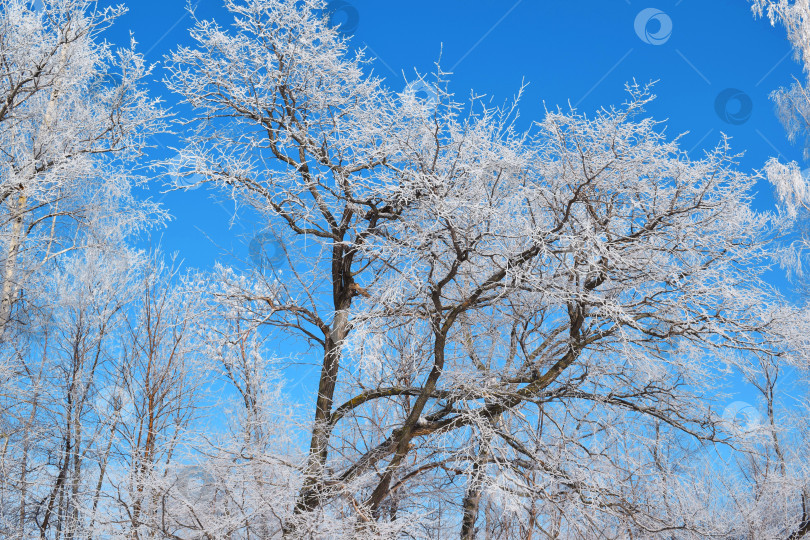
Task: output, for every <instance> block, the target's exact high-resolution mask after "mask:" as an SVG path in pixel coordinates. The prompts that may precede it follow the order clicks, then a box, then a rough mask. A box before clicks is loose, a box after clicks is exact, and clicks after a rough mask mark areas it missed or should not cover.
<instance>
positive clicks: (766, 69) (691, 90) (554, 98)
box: [102, 0, 801, 268]
mask: <svg viewBox="0 0 810 540" xmlns="http://www.w3.org/2000/svg"><path fill="white" fill-rule="evenodd" d="M107 3H110V2H109V1H108V0H104V1H103V2H102V5H103V4H107ZM184 6H185V2H184V1H183V0H160V1H158V0H131V1H130V2H129V3H128V7H129V13H127V14H126V15H125V16H124V17H122V18H121V19H119V20H118V22H117V24H116V25H115V26H114V27H113V28H112V29H111V30H110V31H109V32H108V33H107V34H106V37H107V39H109V40H110V41H112V42H114V43H121V44H124V43H126V42H127V41H128V40H129V32H130V31H131V32H132V33H133V34H134V37H135V39H136V40H137V41H138V43H139V45H138V48H139V50H140V51H141V52H144V53H146V56H147V59H148V60H149V61H150V62H161V61H162V60H163V56H164V55H165V54H166V53H167V52H169V51H170V50H171V49H173V48H174V47H176V46H177V44H178V43H188V41H189V40H188V27H189V25H190V19H189V17H187V16H185V9H184ZM648 8H655V9H654V10H650V11H647V12H645V14H647V15H646V17H645V15H642V19H641V22H642V23H643V21H644V20H645V19H647V18H649V17H650V15H655V17H653V18H652V19H651V20H649V21H648V23H647V24H646V25H644V24H641V26H639V25H638V24H636V19H637V18H638V17H639V13H640V12H642V10H644V9H648ZM656 10H657V11H656ZM197 13H198V16H200V17H203V18H210V17H214V18H217V19H218V20H219V21H220V22H221V23H223V24H227V22H228V20H229V19H228V15H227V13H225V12H224V10H223V9H222V6H221V2H220V1H219V0H200V2H199V4H198V6H197ZM350 15H351V17H349V16H350ZM335 17H336V22H339V21H341V20H345V19H349V20H348V21H347V22H349V23H352V22H356V28H347V30H351V33H350V35H351V36H352V37H351V39H352V45H353V46H356V47H367V49H368V52H369V54H370V55H372V56H374V57H375V58H377V59H378V60H377V61H376V63H375V70H376V72H377V73H378V74H380V75H382V76H384V77H386V78H387V80H388V81H389V83H390V85H391V86H392V87H393V88H395V89H397V90H398V89H401V88H402V87H403V86H404V79H403V77H402V73H403V71H404V72H405V74H406V75H407V76H409V77H410V76H412V74H413V72H414V68H416V69H418V70H420V71H422V72H430V71H431V70H432V68H433V63H434V62H435V61H436V60H437V59H438V58H439V54H440V50H441V47H442V46H443V53H442V65H443V67H444V68H445V69H448V70H452V71H453V73H454V75H453V79H452V80H453V82H452V89H453V91H455V93H456V95H457V97H459V98H465V97H466V96H467V95H468V94H469V92H470V90H471V89H475V90H476V91H477V92H478V93H483V94H487V95H489V96H493V97H494V98H495V100H496V101H497V102H502V101H503V100H505V99H508V98H510V97H511V96H513V95H514V93H515V91H516V90H517V88H518V87H519V85H520V83H521V80H522V79H525V80H526V81H527V82H528V83H529V87H528V90H527V92H526V94H525V98H524V99H523V102H522V106H521V115H522V118H523V119H524V120H525V121H526V122H528V121H530V120H535V119H539V118H541V117H542V113H543V107H544V104H545V106H547V107H549V108H552V107H556V106H558V105H561V106H567V104H568V103H569V102H570V103H571V104H576V105H577V107H578V108H579V109H580V110H582V111H583V112H592V111H594V110H595V109H597V108H599V107H601V106H607V105H611V104H619V103H621V102H622V101H623V100H624V98H625V95H624V90H623V87H624V83H625V82H626V81H630V80H632V79H633V78H635V79H636V80H638V81H639V82H647V81H651V80H658V81H659V82H658V83H657V85H656V87H655V93H656V94H657V95H658V99H657V100H656V102H655V103H654V104H653V105H652V106H651V107H650V109H649V110H650V113H651V114H652V115H653V116H654V117H656V118H657V119H659V120H665V119H668V122H667V124H668V128H667V129H668V133H669V134H670V135H672V136H674V135H676V134H678V133H682V132H685V131H689V134H688V135H687V136H686V137H685V138H684V139H683V147H684V148H685V149H687V150H692V151H693V155H694V156H697V155H699V153H700V152H702V150H703V149H705V148H709V147H711V146H713V145H714V144H716V143H717V141H718V140H719V137H720V134H721V132H725V133H727V134H728V135H731V136H732V137H733V140H732V144H733V148H734V149H735V150H739V151H745V156H744V158H743V159H742V162H741V165H740V167H741V168H742V169H743V170H752V169H756V168H759V167H761V166H762V164H763V163H764V162H765V160H766V159H767V158H768V157H770V156H776V155H781V158H782V159H786V160H797V161H800V160H801V148H800V147H799V146H798V145H792V144H791V143H789V142H788V141H787V139H786V137H785V135H784V130H783V129H782V127H781V125H780V124H779V122H778V121H777V119H776V117H775V115H774V112H773V105H772V103H771V102H770V101H769V99H768V94H769V93H770V92H771V91H772V90H773V89H774V88H776V87H777V86H780V85H785V84H789V83H790V81H791V77H792V76H793V75H797V76H799V75H800V69H799V66H798V65H797V64H796V63H795V62H794V60H793V57H792V54H790V47H789V44H788V42H787V40H786V38H785V34H784V30H783V29H782V28H779V27H777V28H773V27H771V26H770V24H769V23H768V22H767V21H764V20H761V19H759V20H755V19H754V18H753V17H752V15H751V12H750V9H749V5H748V3H747V2H746V1H745V0H661V1H658V2H655V3H650V2H648V1H646V0H644V1H642V0H582V1H573V0H572V1H554V2H552V1H541V0H410V1H408V2H396V1H390V0H388V1H386V0H346V1H345V2H344V3H343V7H342V8H341V9H340V10H339V11H338V12H336V14H335ZM670 23H671V31H670V28H669V24H670ZM637 28H638V29H639V32H637ZM645 32H646V33H645ZM648 36H649V37H648ZM642 37H643V38H646V40H647V41H650V42H652V43H647V42H645V40H644V39H642ZM451 68H452V69H451ZM163 76H164V71H163V69H162V67H160V66H158V67H157V68H156V70H155V77H154V79H155V80H154V81H153V82H152V84H151V86H152V90H153V93H154V94H156V95H161V96H163V97H164V99H165V100H166V101H167V103H168V104H169V105H174V104H175V103H176V96H173V95H172V94H170V93H169V92H168V90H167V89H166V88H165V87H164V86H163V84H162V83H161V82H160V79H161V78H162V77H163ZM729 88H733V89H737V90H740V91H741V92H743V93H744V94H745V95H744V96H741V97H742V99H743V100H745V99H746V96H747V98H748V99H750V103H749V104H750V117H748V118H747V120H746V119H745V116H747V115H746V114H745V113H746V111H745V110H743V111H739V109H740V106H741V102H740V101H739V100H735V99H731V100H730V101H729V102H728V106H727V108H726V109H725V110H726V111H727V115H728V116H727V119H730V120H732V123H728V122H726V121H724V120H723V119H722V118H721V117H720V116H719V115H718V114H717V111H716V101H717V96H718V95H720V94H721V93H722V92H723V91H724V90H726V89H729ZM742 105H743V107H745V105H746V104H742ZM741 113H742V117H740V114H741ZM735 115H736V116H735ZM738 117H739V118H738ZM737 118H738V119H737ZM161 142H162V144H170V143H171V139H170V138H164V139H161ZM156 155H157V156H159V157H169V156H170V155H171V154H170V153H166V152H163V151H160V150H159V151H158V152H157V153H156ZM210 195H211V193H209V192H206V190H205V189H198V190H196V191H194V192H192V193H172V194H169V195H167V196H165V197H163V199H162V200H163V202H164V204H166V206H167V207H168V209H169V211H170V212H171V213H172V214H173V215H174V216H175V218H176V219H175V220H174V221H173V222H172V223H171V224H170V225H169V227H168V229H166V230H165V231H163V233H162V245H163V247H164V249H165V250H167V251H169V252H172V251H179V252H180V255H181V257H182V258H183V259H185V262H186V264H187V265H190V266H196V267H200V268H209V267H210V266H211V265H212V264H213V262H214V260H215V259H216V258H217V257H219V256H220V252H221V249H229V250H231V251H232V253H233V254H234V255H237V256H242V257H245V258H246V257H247V250H248V247H247V242H248V241H249V239H250V237H251V235H252V230H253V229H252V227H249V228H248V229H245V228H243V227H241V226H239V225H237V226H236V227H234V228H230V229H229V228H228V218H229V216H230V214H229V211H228V208H229V207H226V206H223V205H222V204H221V203H220V204H216V203H214V202H212V201H211V200H210ZM154 196H155V197H156V198H160V197H161V195H160V194H159V193H155V194H154ZM220 199H223V198H222V197H220ZM771 205H772V198H771V194H770V188H769V186H768V185H767V184H764V183H763V184H762V185H760V187H759V196H758V201H757V206H760V207H761V208H769V207H771Z"/></svg>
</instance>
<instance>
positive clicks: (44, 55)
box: [0, 0, 164, 340]
mask: <svg viewBox="0 0 810 540" xmlns="http://www.w3.org/2000/svg"><path fill="white" fill-rule="evenodd" d="M91 8H92V9H91ZM123 12H124V8H122V7H115V8H113V7H110V8H104V9H97V8H93V4H92V3H91V2H88V1H85V0H67V1H62V0H60V1H50V0H45V1H44V2H42V9H36V6H35V5H34V3H32V2H27V1H23V0H8V1H4V2H2V4H0V65H2V68H0V69H1V70H2V72H0V74H1V75H2V76H1V77H0V80H2V82H0V148H2V153H0V203H2V209H1V210H0V212H2V217H0V227H1V228H0V240H2V248H0V249H1V250H2V256H0V261H1V262H2V268H3V270H2V272H3V273H2V278H0V279H2V293H1V294H2V297H0V331H2V332H1V335H2V336H5V335H6V332H7V331H8V329H9V324H10V322H11V321H12V320H13V319H14V312H15V309H17V308H16V307H15V306H17V305H18V301H19V299H20V298H21V297H25V294H24V290H25V284H26V282H28V281H29V280H30V279H32V276H33V275H35V274H36V272H37V271H38V270H40V269H42V268H43V267H44V266H46V265H47V264H48V262H49V261H51V260H53V259H54V258H56V257H58V256H60V255H62V254H64V253H67V252H69V251H71V250H74V249H77V248H81V247H82V245H84V244H86V243H87V239H88V238H90V239H91V240H90V243H91V244H92V243H96V244H98V243H99V242H101V241H103V240H104V233H103V232H102V231H104V230H105V228H107V227H109V223H110V220H112V221H113V222H117V223H118V225H122V226H123V225H124V224H127V225H128V227H129V228H130V230H132V231H137V230H139V229H143V228H148V227H150V226H152V223H150V222H152V221H154V222H159V221H160V220H161V219H162V216H161V214H160V212H158V211H157V210H158V209H157V207H156V206H154V205H151V204H149V203H148V202H138V203H137V204H136V203H135V201H134V200H133V199H132V195H131V189H132V187H133V185H135V184H137V183H139V182H143V177H142V176H139V175H138V174H136V172H135V170H134V168H133V167H131V165H132V164H133V163H134V161H133V160H134V158H137V157H138V156H139V155H140V154H141V153H142V152H143V149H144V148H145V146H146V139H147V138H148V137H149V136H150V135H151V134H153V133H155V132H157V131H159V130H161V129H162V127H161V126H162V124H161V121H160V119H161V117H162V116H163V114H164V113H163V112H162V111H161V110H160V108H159V105H158V104H159V102H158V101H157V100H155V99H153V98H149V97H148V96H147V94H146V93H145V90H144V88H143V84H142V80H143V78H144V77H145V76H147V75H148V74H149V72H150V67H149V66H147V65H146V64H145V62H144V60H143V58H142V57H141V56H140V55H138V54H137V53H136V52H135V51H134V43H133V44H132V47H130V48H129V49H119V50H115V51H114V50H113V49H112V47H111V46H110V45H109V44H108V43H105V42H103V41H101V40H100V37H99V35H100V33H101V32H102V31H103V30H104V29H105V28H106V27H108V26H109V25H110V24H111V23H112V22H113V21H114V20H115V19H116V18H117V17H118V16H119V15H121V14H122V13H123ZM90 222H95V223H96V224H100V225H101V226H100V227H97V228H95V230H94V231H93V234H94V235H95V236H92V235H89V236H88V235H84V236H82V235H80V237H79V238H80V239H79V240H77V237H76V235H75V234H74V232H75V231H76V230H77V228H79V229H81V228H83V227H84V229H85V232H88V231H89V228H88V227H87V225H88V224H89V223H90ZM105 222H106V223H105ZM114 229H116V230H122V229H121V228H120V227H115V228H114ZM2 339H4V340H6V339H7V337H3V338H2Z"/></svg>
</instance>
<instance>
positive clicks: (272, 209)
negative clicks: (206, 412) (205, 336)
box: [168, 0, 810, 538]
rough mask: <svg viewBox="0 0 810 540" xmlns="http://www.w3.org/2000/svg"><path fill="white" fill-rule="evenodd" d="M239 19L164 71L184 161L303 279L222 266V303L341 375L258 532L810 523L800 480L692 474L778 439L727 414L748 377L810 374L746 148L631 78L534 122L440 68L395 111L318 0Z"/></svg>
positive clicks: (719, 532)
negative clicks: (255, 222)
mask: <svg viewBox="0 0 810 540" xmlns="http://www.w3.org/2000/svg"><path fill="white" fill-rule="evenodd" d="M225 4H226V7H227V8H228V10H230V12H231V13H232V14H233V17H234V20H233V23H232V24H230V25H228V26H220V25H218V24H217V23H216V22H213V21H205V20H198V21H197V22H196V26H195V27H194V28H193V29H192V31H191V35H192V38H193V39H194V41H195V44H194V45H192V46H189V47H184V48H180V49H178V50H177V51H176V52H175V53H174V54H173V55H171V57H170V59H169V60H170V61H169V70H170V75H169V79H168V84H169V86H170V88H172V89H173V90H174V91H176V92H178V93H180V94H181V95H182V97H183V98H184V99H185V100H186V101H187V102H188V104H189V105H190V106H191V107H193V109H194V110H195V111H196V116H195V117H194V118H192V120H193V121H195V122H196V123H197V125H196V129H195V130H194V131H193V132H191V133H189V134H188V135H187V146H186V148H184V150H183V152H184V155H185V156H188V157H189V159H188V160H187V162H188V163H190V164H193V172H194V173H196V174H199V175H200V178H204V180H203V181H204V182H206V183H210V184H212V185H214V186H216V187H219V188H220V189H222V190H223V192H224V193H225V194H226V195H227V196H228V197H230V198H232V199H233V200H234V201H236V202H237V203H238V204H240V205H244V206H246V207H248V211H249V212H248V214H259V215H260V216H262V219H264V220H265V224H266V228H267V229H269V230H271V231H273V232H272V234H274V235H276V236H277V237H278V238H281V239H282V240H283V243H284V246H283V248H284V255H286V261H284V262H283V264H282V263H280V262H279V264H276V265H275V267H269V268H268V267H266V266H264V265H262V267H261V271H262V272H261V273H257V274H256V275H253V276H242V275H239V274H238V273H237V272H233V271H223V273H222V276H221V277H220V278H219V282H220V285H221V286H222V287H223V290H222V291H221V292H220V293H219V296H220V299H221V300H222V301H224V302H226V303H231V304H233V305H234V306H235V307H234V310H235V311H234V312H235V313H237V312H238V313H239V314H240V317H248V318H249V319H250V320H251V321H252V323H251V324H247V327H248V328H250V329H251V330H250V332H255V331H256V330H255V329H265V330H267V331H274V332H280V333H282V334H286V335H291V336H297V337H298V338H299V339H300V340H301V342H302V343H304V344H306V345H308V346H309V351H311V352H310V354H312V355H313V356H315V357H317V363H318V365H319V367H320V370H319V376H318V382H317V393H313V394H312V396H311V398H312V399H311V403H309V406H310V407H311V409H312V413H311V414H312V417H311V424H310V425H309V426H307V427H308V429H309V434H310V436H309V444H308V445H307V446H308V451H307V455H306V457H304V458H302V459H300V460H296V459H295V458H296V452H294V451H293V452H291V453H290V456H286V459H285V456H279V455H277V454H275V455H273V456H272V457H271V456H269V455H267V456H259V455H256V456H254V457H252V458H251V457H250V456H241V457H242V459H245V460H248V461H250V459H255V460H258V461H259V462H260V463H262V462H263V463H269V462H272V463H274V467H275V468H274V472H273V473H272V474H273V476H272V477H273V478H283V482H282V483H281V484H274V485H273V486H272V490H271V491H269V492H268V493H272V495H270V496H272V497H274V499H277V498H278V497H279V490H278V486H279V485H284V486H287V485H292V486H296V489H294V490H293V489H289V490H287V493H288V494H289V493H293V492H297V493H296V494H294V495H293V496H288V497H287V498H286V499H281V500H275V501H274V507H273V513H274V518H273V519H271V520H264V519H262V520H261V524H260V525H261V526H262V527H266V529H264V532H263V534H264V535H266V536H287V537H290V538H292V537H360V536H364V535H368V536H373V537H380V536H383V537H387V536H397V535H401V534H407V535H410V536H415V537H427V538H434V537H446V536H451V535H459V534H460V535H461V536H462V537H464V538H473V537H475V536H476V535H477V534H479V533H483V532H484V531H486V534H489V535H491V536H493V537H517V536H531V535H534V534H540V535H546V536H549V537H567V538H591V537H594V536H606V537H651V536H656V535H660V536H661V537H685V538H686V537H695V538H696V537H706V536H712V535H715V536H722V537H751V536H752V535H753V536H754V537H770V536H774V535H775V536H779V535H783V536H785V537H787V536H788V535H789V534H790V531H792V530H795V529H796V527H798V526H799V523H800V518H801V516H800V515H798V514H797V512H796V509H797V508H799V507H800V499H801V494H802V492H801V490H800V489H799V490H796V489H794V488H795V486H788V485H787V483H786V482H785V478H784V476H782V477H778V478H776V480H775V481H773V482H770V481H768V482H760V483H758V484H756V485H752V483H751V482H748V481H746V478H745V475H744V474H742V473H740V474H736V475H735V474H733V473H734V470H732V471H731V472H729V473H728V474H723V475H718V474H717V471H718V470H719V469H718V468H717V467H718V466H717V465H711V464H707V468H704V469H702V470H700V467H699V466H698V465H696V464H697V463H703V461H705V460H696V459H695V455H696V453H697V454H699V455H706V453H705V451H706V449H707V448H710V449H714V448H715V445H719V446H717V448H721V449H723V448H726V449H728V448H730V449H732V450H733V449H734V448H739V447H742V446H745V447H746V448H749V449H750V450H751V452H754V451H756V449H757V444H760V443H761V441H760V440H759V439H757V438H756V436H754V437H753V439H752V438H751V434H749V433H741V432H739V430H735V429H733V426H730V425H729V423H728V422H727V421H726V420H724V419H723V418H722V414H721V413H722V410H718V403H717V398H718V397H719V396H717V388H718V385H720V384H721V383H722V382H723V381H724V380H727V377H728V374H729V373H741V374H756V373H759V372H760V371H761V370H762V367H761V366H762V365H763V362H764V361H766V360H767V361H773V362H778V363H779V364H780V365H791V366H797V367H800V368H805V367H806V365H807V357H806V352H805V351H806V350H807V348H806V339H807V338H806V336H807V335H808V333H807V329H808V328H807V324H808V322H810V320H808V317H807V316H806V314H805V313H804V312H802V311H800V310H797V309H794V308H792V307H791V306H790V305H789V304H788V302H787V301H786V300H784V299H783V298H782V297H781V296H780V295H779V293H778V292H777V291H775V290H774V289H773V288H772V287H770V286H769V285H768V284H767V283H766V282H765V281H764V280H763V274H764V272H765V271H766V270H767V269H768V268H769V267H770V265H771V262H772V260H773V259H772V257H773V253H772V252H771V249H770V247H769V246H770V245H771V241H772V240H773V238H774V236H775V235H776V234H777V232H778V230H779V228H780V227H781V226H782V225H783V223H782V221H781V220H782V218H781V217H780V216H778V215H772V214H763V213H757V212H755V211H753V210H752V209H751V206H750V203H751V198H752V187H753V185H754V183H755V182H756V181H757V179H758V177H757V176H755V175H754V176H752V175H747V174H743V173H740V172H737V171H736V170H735V161H734V158H735V156H734V155H733V154H731V153H730V150H729V147H728V144H727V141H725V140H723V141H721V142H720V144H719V145H718V146H717V148H715V149H713V150H711V151H709V152H708V153H707V154H706V155H705V156H704V157H703V158H702V159H690V158H689V157H688V156H687V154H686V153H685V152H683V151H681V150H680V149H679V146H678V141H677V140H675V141H673V140H668V139H666V138H665V137H664V135H663V134H662V128H661V126H660V125H659V124H657V123H656V122H654V121H653V120H651V119H649V118H647V117H646V116H645V113H644V105H645V104H646V103H647V102H648V101H649V100H650V99H652V96H651V95H650V94H649V91H648V90H647V89H645V88H640V87H638V86H636V85H632V86H630V87H629V88H628V90H629V98H628V101H627V103H625V104H624V105H623V106H621V107H615V108H608V109H603V110H600V111H598V112H597V113H596V114H595V115H591V116H587V115H584V114H582V113H580V112H578V111H549V112H547V114H546V116H545V118H544V119H542V120H541V121H539V122H537V123H535V124H534V125H532V126H531V127H530V128H528V129H526V130H519V129H518V128H517V127H516V126H515V122H514V120H515V118H516V104H515V105H509V106H505V107H496V108H492V107H488V106H486V105H484V104H483V103H482V101H481V100H479V99H476V98H475V97H473V98H471V99H470V101H469V102H468V103H464V104H462V103H457V102H456V101H455V100H454V97H453V95H452V93H451V92H450V91H449V90H448V88H449V83H448V82H447V75H446V74H444V73H443V72H442V71H441V69H437V73H436V76H435V78H434V79H435V82H434V83H432V84H433V85H434V87H435V89H436V99H428V100H423V99H420V98H419V97H417V96H415V95H414V93H413V92H411V91H405V92H404V93H400V94H398V93H396V92H393V91H391V90H390V89H389V88H388V87H387V84H386V82H385V81H383V80H381V79H380V78H378V77H375V76H373V75H369V74H368V73H369V67H368V65H367V62H366V60H365V58H364V57H363V54H362V52H352V51H350V49H349V46H348V43H347V42H346V41H345V39H344V38H342V37H341V36H340V34H339V33H338V32H337V31H336V30H335V29H333V28H330V26H329V25H328V24H327V22H328V16H327V15H326V13H325V11H324V10H325V8H326V6H325V5H324V3H323V2H321V1H319V0H304V1H300V2H292V1H284V0H244V1H237V0H229V1H226V2H225ZM423 83H425V84H427V83H426V82H425V81H424V80H423ZM188 172H189V173H191V172H192V170H189V171H188ZM266 234H270V233H266ZM263 238H266V236H264V237H263ZM277 262H278V261H277ZM250 332H248V333H247V334H245V335H246V336H248V335H250ZM237 342H238V341H237ZM239 384H241V383H239ZM246 403H247V404H248V405H249V403H250V401H249V400H248V401H247V402H246ZM754 435H758V434H754ZM724 443H726V444H730V445H731V446H730V447H726V446H723V444H724ZM799 453H801V451H799ZM746 455H751V454H750V453H749V454H746ZM795 463H800V462H799V461H795ZM707 470H708V471H710V472H711V473H712V474H709V475H707V474H706V472H707ZM796 474H798V475H805V476H806V474H807V471H806V469H804V470H799V471H796ZM290 478H292V480H290ZM748 478H749V479H750V476H749V477H748ZM757 478H758V479H762V477H761V476H758V477H757ZM290 482H291V484H290ZM768 490H770V491H768ZM282 491H283V490H282ZM281 496H282V497H283V493H282V494H281ZM755 511H756V512H758V514H756V515H760V516H767V519H764V520H760V521H756V522H755V521H753V520H751V519H749V518H750V516H752V515H755V514H754V513H753V512H755ZM241 515H244V514H241ZM248 519H249V518H248V517H245V520H248Z"/></svg>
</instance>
